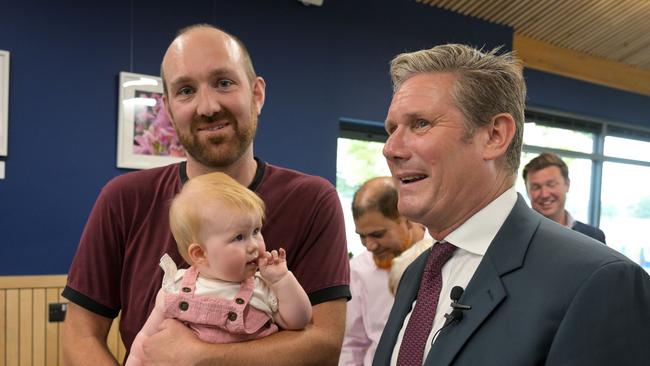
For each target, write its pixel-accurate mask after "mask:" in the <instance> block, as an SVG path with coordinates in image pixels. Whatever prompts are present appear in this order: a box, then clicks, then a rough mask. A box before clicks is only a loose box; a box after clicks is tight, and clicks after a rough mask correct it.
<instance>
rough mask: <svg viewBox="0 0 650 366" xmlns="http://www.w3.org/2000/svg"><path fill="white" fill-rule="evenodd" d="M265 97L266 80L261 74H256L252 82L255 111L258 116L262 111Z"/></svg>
mask: <svg viewBox="0 0 650 366" xmlns="http://www.w3.org/2000/svg"><path fill="white" fill-rule="evenodd" d="M265 98H266V81H264V79H262V77H261V76H256V77H255V81H254V82H253V100H255V111H256V112H257V115H258V116H259V115H260V113H262V107H263V106H264V100H265Z"/></svg>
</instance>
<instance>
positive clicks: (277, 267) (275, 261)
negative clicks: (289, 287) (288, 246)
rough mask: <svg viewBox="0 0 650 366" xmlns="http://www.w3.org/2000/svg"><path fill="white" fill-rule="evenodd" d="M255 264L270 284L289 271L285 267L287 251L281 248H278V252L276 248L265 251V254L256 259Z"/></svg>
mask: <svg viewBox="0 0 650 366" xmlns="http://www.w3.org/2000/svg"><path fill="white" fill-rule="evenodd" d="M257 265H258V266H259V268H260V273H261V274H262V277H263V278H264V279H265V280H266V282H268V284H270V285H272V284H274V283H276V282H278V281H280V280H281V279H282V277H284V276H285V275H286V274H287V273H288V272H289V270H288V269H287V252H285V251H284V249H282V248H280V251H279V253H278V251H277V250H273V251H271V252H266V255H264V256H262V257H261V258H260V259H258V261H257Z"/></svg>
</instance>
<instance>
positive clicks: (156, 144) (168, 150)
mask: <svg viewBox="0 0 650 366" xmlns="http://www.w3.org/2000/svg"><path fill="white" fill-rule="evenodd" d="M135 97H136V98H149V99H153V100H155V105H154V106H149V105H144V104H140V105H137V106H136V107H135V111H134V118H135V121H134V126H133V152H134V153H135V154H140V155H157V156H174V157H183V156H185V150H184V149H183V146H182V145H181V144H180V142H179V141H178V137H176V131H175V130H174V126H172V123H171V121H170V119H169V116H167V112H166V111H165V108H164V106H163V102H162V94H160V93H155V92H143V91H136V93H135Z"/></svg>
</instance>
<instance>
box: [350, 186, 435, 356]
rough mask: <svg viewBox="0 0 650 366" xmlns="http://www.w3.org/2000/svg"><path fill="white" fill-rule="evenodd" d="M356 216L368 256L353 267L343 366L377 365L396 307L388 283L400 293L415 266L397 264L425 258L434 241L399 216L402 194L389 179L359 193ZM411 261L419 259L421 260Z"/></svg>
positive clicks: (354, 204) (354, 208)
mask: <svg viewBox="0 0 650 366" xmlns="http://www.w3.org/2000/svg"><path fill="white" fill-rule="evenodd" d="M352 216H353V218H354V225H355V227H356V231H357V234H359V237H360V238H361V243H362V244H363V245H364V246H365V247H366V249H368V251H366V252H364V253H361V254H359V255H358V256H356V257H354V258H353V259H352V260H351V262H350V290H351V291H352V300H350V302H349V303H348V311H347V316H346V327H345V338H344V340H343V349H342V351H341V358H340V359H339V365H340V366H343V365H346V366H348V365H370V364H372V358H373V356H374V353H375V349H376V348H377V343H378V342H379V338H380V337H381V332H382V330H383V329H384V325H385V324H386V319H388V314H389V313H390V309H391V307H392V305H393V294H392V293H391V292H392V291H393V290H391V289H389V282H391V283H392V285H391V286H392V287H393V288H394V287H396V285H397V283H398V282H399V278H400V277H401V274H402V273H403V272H404V270H405V269H406V267H407V266H408V264H410V261H408V260H407V261H401V262H400V263H399V264H397V265H394V262H396V261H399V260H400V259H401V256H400V254H402V252H403V251H405V250H407V249H408V251H413V250H415V252H414V253H420V252H422V251H423V250H425V249H426V248H428V247H429V246H430V245H431V244H432V240H431V239H430V238H427V239H423V238H424V232H425V230H424V226H422V225H420V224H416V223H414V222H412V221H410V220H408V219H406V218H404V217H402V216H400V214H399V212H398V211H397V191H396V190H395V187H394V185H393V182H392V179H391V178H390V177H377V178H373V179H370V180H368V181H367V182H365V183H364V184H363V185H362V186H361V187H360V188H359V190H357V192H356V193H355V194H354V198H353V200H352ZM416 242H417V243H418V244H416V245H413V244H414V243H416ZM412 245H413V247H411V246H412ZM409 248H410V249H409ZM416 248H417V249H416ZM405 254H406V253H405ZM409 257H410V258H411V259H415V257H417V254H414V255H410V256H409Z"/></svg>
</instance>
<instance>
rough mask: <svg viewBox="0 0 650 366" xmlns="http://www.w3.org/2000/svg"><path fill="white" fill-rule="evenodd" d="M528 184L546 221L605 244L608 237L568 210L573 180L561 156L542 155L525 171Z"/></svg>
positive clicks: (525, 180)
mask: <svg viewBox="0 0 650 366" xmlns="http://www.w3.org/2000/svg"><path fill="white" fill-rule="evenodd" d="M523 176H524V182H526V191H527V192H528V198H530V203H531V205H532V206H533V209H534V210H535V211H537V212H539V213H541V214H542V215H544V216H546V218H548V219H551V220H553V221H555V222H557V223H558V224H560V225H564V226H566V227H568V228H570V229H573V230H575V231H577V232H580V233H583V234H585V235H587V236H590V237H592V238H594V239H596V240H598V241H600V242H602V243H603V244H605V233H604V232H603V231H602V230H600V229H599V228H597V227H594V226H591V225H587V224H585V223H582V222H580V221H578V220H576V219H574V218H573V216H571V214H570V213H569V211H567V210H566V209H565V208H564V205H565V203H566V194H567V193H568V192H569V186H570V185H571V180H570V179H569V167H567V165H566V163H565V162H564V161H562V159H560V157H559V156H557V155H555V154H551V153H542V154H540V155H539V156H537V157H536V158H534V159H533V160H531V161H530V162H529V163H528V164H526V166H525V167H524V172H523Z"/></svg>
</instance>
